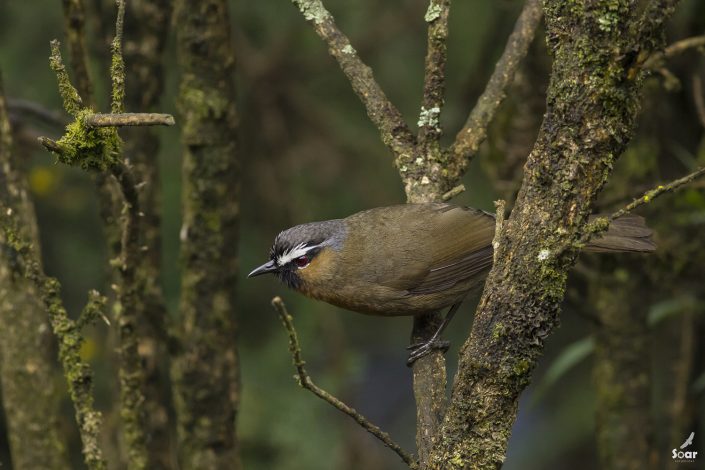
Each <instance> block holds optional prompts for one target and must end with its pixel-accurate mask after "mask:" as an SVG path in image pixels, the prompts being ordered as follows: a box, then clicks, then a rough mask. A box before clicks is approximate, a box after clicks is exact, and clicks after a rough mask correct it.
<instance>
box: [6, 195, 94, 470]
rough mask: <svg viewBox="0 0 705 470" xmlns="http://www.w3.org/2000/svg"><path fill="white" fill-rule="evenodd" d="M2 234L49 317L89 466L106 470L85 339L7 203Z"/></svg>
mask: <svg viewBox="0 0 705 470" xmlns="http://www.w3.org/2000/svg"><path fill="white" fill-rule="evenodd" d="M0 230H2V232H3V235H4V238H5V242H4V247H5V248H7V249H9V250H10V251H9V252H8V255H9V256H10V257H11V258H12V259H13V261H14V262H15V263H17V268H18V270H19V271H20V272H22V274H23V275H24V276H25V277H26V278H27V279H28V280H29V281H31V282H33V283H34V285H35V287H36V289H37V291H38V292H39V296H40V298H41V300H42V302H43V304H44V308H45V309H46V312H47V313H48V315H49V320H50V322H51V327H52V330H53V332H54V335H55V336H56V338H57V340H58V343H59V360H60V361H61V365H62V367H63V369H64V376H65V377H66V382H67V384H68V389H69V395H70V396H71V401H72V402H73V406H74V410H75V412H76V421H77V423H78V428H79V432H80V435H81V442H82V444H83V458H84V461H85V463H86V466H87V467H88V468H89V469H91V470H103V469H105V468H107V466H106V462H105V460H104V459H103V454H102V451H101V449H100V444H99V443H100V431H101V422H102V418H101V415H100V413H99V412H98V411H96V410H95V408H94V406H93V374H92V373H91V370H90V366H89V365H88V364H86V363H85V362H83V360H82V359H81V356H80V348H81V344H82V343H83V335H82V334H81V331H80V329H79V328H78V325H77V324H76V322H75V321H73V320H71V318H69V316H68V313H67V312H66V309H65V308H64V306H63V303H62V300H61V295H60V289H61V288H60V285H59V282H58V281H57V280H56V279H53V278H50V277H47V276H46V275H45V274H44V273H43V272H42V269H41V267H40V264H39V260H38V258H37V257H36V255H35V254H34V252H33V250H34V249H33V247H32V245H31V244H30V243H29V242H28V241H27V240H26V239H25V238H23V237H22V236H21V229H20V228H19V226H18V223H17V217H16V215H15V214H14V212H13V210H12V208H10V207H7V206H5V205H4V203H3V204H0Z"/></svg>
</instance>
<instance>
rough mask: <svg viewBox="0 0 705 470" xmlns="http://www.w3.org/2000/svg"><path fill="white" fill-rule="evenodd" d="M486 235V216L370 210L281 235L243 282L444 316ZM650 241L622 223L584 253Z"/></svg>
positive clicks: (639, 247) (473, 274)
mask: <svg viewBox="0 0 705 470" xmlns="http://www.w3.org/2000/svg"><path fill="white" fill-rule="evenodd" d="M494 229H495V218H494V216H493V215H492V214H489V213H487V212H483V211H480V210H477V209H472V208H466V207H460V206H455V205H452V204H441V203H427V204H402V205H396V206H389V207H378V208H375V209H370V210H366V211H363V212H358V213H356V214H353V215H351V216H349V217H347V218H345V219H336V220H329V221H325V222H313V223H308V224H303V225H297V226H295V227H292V228H290V229H288V230H285V231H283V232H281V233H280V234H279V235H278V236H277V238H276V239H275V241H274V246H273V247H272V250H271V252H270V260H269V261H268V262H267V263H265V264H264V265H262V266H260V267H259V268H257V269H255V270H254V271H252V272H251V273H250V276H257V275H260V274H265V273H274V274H276V275H278V276H279V277H280V278H281V279H282V280H283V281H284V282H285V283H286V284H287V285H288V286H289V287H292V288H294V289H296V290H298V291H299V292H301V293H303V294H305V295H307V296H309V297H313V298H316V299H320V300H323V301H325V302H328V303H331V304H334V305H337V306H339V307H342V308H345V309H348V310H352V311H356V312H360V313H366V314H372V315H417V314H422V313H427V312H433V311H438V310H441V309H443V308H446V307H452V310H451V312H449V317H450V316H452V312H454V311H455V309H457V307H458V305H460V303H461V302H462V301H463V299H464V298H465V297H466V295H467V294H468V292H470V291H472V290H474V289H476V288H479V287H481V286H482V285H483V283H484V279H485V276H486V275H487V272H488V271H489V269H490V267H491V266H492V254H493V250H492V239H493V237H494ZM650 237H651V230H649V229H648V228H647V227H646V226H645V225H644V223H643V219H641V218H640V217H625V218H622V219H618V220H616V221H615V222H613V224H612V225H611V226H610V229H609V231H608V232H607V233H606V234H605V235H604V236H603V237H601V238H599V239H597V240H595V241H594V242H592V243H591V244H590V245H589V246H588V247H587V249H591V250H593V251H645V252H646V251H653V250H654V248H655V245H654V244H653V242H652V241H651V238H650ZM449 319H450V318H448V320H449ZM444 326H445V325H444ZM436 336H437V335H436ZM434 339H435V338H434ZM427 346H428V345H427ZM427 349H428V348H427Z"/></svg>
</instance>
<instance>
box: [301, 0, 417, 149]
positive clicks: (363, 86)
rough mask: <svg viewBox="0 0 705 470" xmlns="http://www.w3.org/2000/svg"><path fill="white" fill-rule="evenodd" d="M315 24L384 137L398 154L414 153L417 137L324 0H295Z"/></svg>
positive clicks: (319, 34) (316, 29)
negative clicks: (327, 8) (339, 27)
mask: <svg viewBox="0 0 705 470" xmlns="http://www.w3.org/2000/svg"><path fill="white" fill-rule="evenodd" d="M292 2H293V3H294V5H296V6H297V7H298V8H299V11H301V13H302V14H303V15H304V18H305V19H306V20H307V21H308V22H309V23H310V24H311V26H313V28H314V30H315V31H316V33H317V34H318V36H319V37H320V38H321V39H323V41H325V43H326V44H327V45H328V52H330V54H331V55H332V56H333V57H334V58H335V59H336V60H337V61H338V65H340V68H341V69H342V71H343V73H344V74H345V76H346V77H347V78H348V80H350V84H351V85H352V88H353V90H354V91H355V93H356V94H357V96H358V97H359V98H360V100H361V101H362V103H363V104H364V105H365V109H366V110H367V115H368V116H369V117H370V120H371V121H372V122H373V123H374V125H375V126H376V127H377V129H378V130H379V132H380V134H381V136H382V141H383V142H384V143H385V144H386V145H387V147H389V148H390V149H391V151H392V153H393V154H394V155H395V156H399V155H408V156H411V155H412V154H413V153H414V146H415V143H416V139H415V137H414V135H413V134H412V133H411V131H410V130H409V127H408V126H407V124H406V123H405V122H404V118H403V117H402V115H401V113H400V112H399V110H398V109H397V108H396V107H395V106H394V105H393V104H392V102H391V101H389V99H388V98H387V96H386V95H385V94H384V91H382V89H381V88H380V86H379V85H378V84H377V82H376V81H375V79H374V76H373V74H372V69H370V67H368V66H367V65H366V64H365V63H364V62H362V60H361V59H360V57H359V56H358V55H357V51H356V50H355V49H354V48H353V46H352V45H351V44H350V40H349V39H348V38H347V36H345V34H343V32H342V31H340V29H338V26H337V25H336V24H335V20H334V19H333V16H332V15H331V14H330V12H329V11H328V10H326V7H325V6H324V5H323V2H322V1H321V0H292Z"/></svg>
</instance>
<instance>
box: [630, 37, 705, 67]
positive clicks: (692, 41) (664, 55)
mask: <svg viewBox="0 0 705 470" xmlns="http://www.w3.org/2000/svg"><path fill="white" fill-rule="evenodd" d="M698 47H705V35H702V36H693V37H691V38H686V39H681V40H680V41H676V42H674V43H673V44H671V45H669V46H667V47H666V48H665V49H664V50H663V51H659V52H655V53H653V54H651V56H650V57H649V58H648V59H646V61H645V62H644V65H643V67H644V68H645V69H655V68H658V67H660V66H661V65H663V62H664V60H665V59H670V58H672V57H675V56H677V55H678V54H682V53H683V52H685V51H687V50H688V49H695V48H698Z"/></svg>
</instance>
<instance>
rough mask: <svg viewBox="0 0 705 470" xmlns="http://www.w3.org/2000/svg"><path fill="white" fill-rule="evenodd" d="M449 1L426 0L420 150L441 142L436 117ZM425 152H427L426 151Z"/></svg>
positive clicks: (442, 85) (442, 87) (441, 90)
mask: <svg viewBox="0 0 705 470" xmlns="http://www.w3.org/2000/svg"><path fill="white" fill-rule="evenodd" d="M450 1H451V0H430V1H429V3H428V10H426V15H425V16H424V19H425V20H426V22H427V23H428V46H427V51H426V64H425V76H424V86H423V101H422V103H421V112H420V114H419V121H418V125H419V136H418V141H419V145H420V146H421V148H422V149H424V150H426V149H427V148H428V147H429V146H433V147H435V149H434V150H437V149H438V147H439V141H440V139H441V134H442V131H441V125H440V121H439V119H440V115H441V109H442V108H443V93H444V92H445V66H446V49H447V47H446V40H447V38H448V13H449V11H450ZM426 151H428V150H426Z"/></svg>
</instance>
